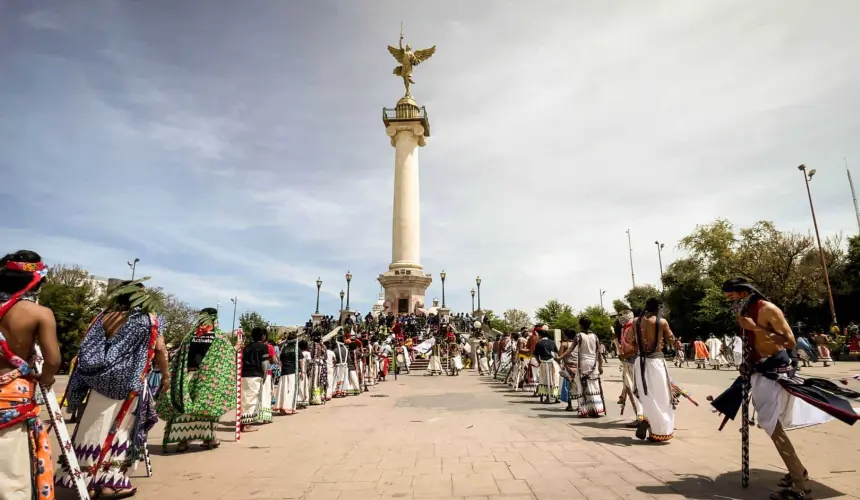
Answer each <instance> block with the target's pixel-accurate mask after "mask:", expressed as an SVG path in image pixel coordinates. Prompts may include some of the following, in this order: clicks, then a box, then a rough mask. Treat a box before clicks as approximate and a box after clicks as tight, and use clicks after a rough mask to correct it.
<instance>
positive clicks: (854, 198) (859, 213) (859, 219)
mask: <svg viewBox="0 0 860 500" xmlns="http://www.w3.org/2000/svg"><path fill="white" fill-rule="evenodd" d="M843 160H845V173H846V174H848V185H849V186H850V187H851V200H852V201H853V202H854V215H855V216H857V230H858V231H860V207H858V206H857V193H856V192H854V181H853V180H851V171H850V170H848V158H843Z"/></svg>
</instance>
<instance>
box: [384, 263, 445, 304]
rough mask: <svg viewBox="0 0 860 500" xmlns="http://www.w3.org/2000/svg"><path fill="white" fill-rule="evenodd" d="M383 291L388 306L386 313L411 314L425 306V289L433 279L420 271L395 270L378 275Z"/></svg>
mask: <svg viewBox="0 0 860 500" xmlns="http://www.w3.org/2000/svg"><path fill="white" fill-rule="evenodd" d="M377 280H378V281H379V284H380V285H382V288H383V289H385V302H386V303H387V304H388V305H389V308H388V310H387V311H386V313H387V312H389V311H390V312H393V313H394V314H411V313H414V312H415V311H416V309H418V308H423V307H424V304H425V298H424V297H425V293H426V292H427V287H429V286H430V283H432V282H433V278H431V277H430V276H427V275H425V274H424V273H423V272H422V271H420V270H419V271H415V270H412V269H395V270H391V271H388V272H387V273H383V274H380V275H379V277H378V278H377Z"/></svg>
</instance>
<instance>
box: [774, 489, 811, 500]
mask: <svg viewBox="0 0 860 500" xmlns="http://www.w3.org/2000/svg"><path fill="white" fill-rule="evenodd" d="M810 492H812V490H806V491H799V490H795V489H791V488H786V489H784V490H780V491H776V492H774V493H771V494H770V497H769V498H770V500H804V499H805V498H807V495H809V493H810Z"/></svg>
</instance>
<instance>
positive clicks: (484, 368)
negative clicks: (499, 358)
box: [478, 358, 490, 375]
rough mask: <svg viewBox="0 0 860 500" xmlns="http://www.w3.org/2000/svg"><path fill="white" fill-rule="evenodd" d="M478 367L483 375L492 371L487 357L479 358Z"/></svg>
mask: <svg viewBox="0 0 860 500" xmlns="http://www.w3.org/2000/svg"><path fill="white" fill-rule="evenodd" d="M478 369H479V370H480V371H481V375H488V374H489V373H490V364H489V362H488V361H487V358H481V359H479V360H478Z"/></svg>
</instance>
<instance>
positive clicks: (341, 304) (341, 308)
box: [340, 290, 346, 311]
mask: <svg viewBox="0 0 860 500" xmlns="http://www.w3.org/2000/svg"><path fill="white" fill-rule="evenodd" d="M344 295H346V294H345V293H343V290H341V291H340V310H341V311H343V297H344Z"/></svg>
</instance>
